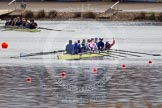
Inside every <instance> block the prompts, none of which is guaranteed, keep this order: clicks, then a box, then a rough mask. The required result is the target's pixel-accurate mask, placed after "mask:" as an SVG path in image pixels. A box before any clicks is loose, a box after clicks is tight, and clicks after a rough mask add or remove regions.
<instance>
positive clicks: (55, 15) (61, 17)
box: [0, 10, 162, 22]
mask: <svg viewBox="0 0 162 108" xmlns="http://www.w3.org/2000/svg"><path fill="white" fill-rule="evenodd" d="M10 17H25V18H27V19H32V18H34V19H35V20H50V21H71V20H73V21H159V22H162V12H123V11H114V12H109V13H107V12H57V11H55V10H53V11H50V12H45V11H44V10H40V11H39V12H32V11H30V10H29V11H26V12H24V13H23V14H21V15H10V16H8V15H5V16H2V17H0V18H1V19H2V20H6V19H7V18H10Z"/></svg>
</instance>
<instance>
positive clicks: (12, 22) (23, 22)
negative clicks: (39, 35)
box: [5, 17, 37, 29]
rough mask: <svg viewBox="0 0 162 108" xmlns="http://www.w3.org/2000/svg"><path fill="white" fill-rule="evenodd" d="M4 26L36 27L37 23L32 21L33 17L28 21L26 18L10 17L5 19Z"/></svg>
mask: <svg viewBox="0 0 162 108" xmlns="http://www.w3.org/2000/svg"><path fill="white" fill-rule="evenodd" d="M5 27H23V28H28V29H36V28H37V23H36V22H35V21H34V19H31V20H30V21H29V20H27V19H26V18H20V17H16V18H11V19H7V20H6V23H5Z"/></svg>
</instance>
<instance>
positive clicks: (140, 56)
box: [110, 49, 142, 57]
mask: <svg viewBox="0 0 162 108" xmlns="http://www.w3.org/2000/svg"><path fill="white" fill-rule="evenodd" d="M110 52H113V53H118V54H124V55H130V56H135V57H142V56H140V55H136V54H129V53H125V52H119V51H113V50H111V49H110Z"/></svg>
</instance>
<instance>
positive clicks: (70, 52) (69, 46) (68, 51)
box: [65, 40, 74, 54]
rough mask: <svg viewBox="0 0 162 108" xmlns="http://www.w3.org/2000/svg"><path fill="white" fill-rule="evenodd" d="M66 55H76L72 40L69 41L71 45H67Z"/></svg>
mask: <svg viewBox="0 0 162 108" xmlns="http://www.w3.org/2000/svg"><path fill="white" fill-rule="evenodd" d="M65 50H66V53H67V54H74V45H73V44H72V40H69V44H67V45H66V49H65Z"/></svg>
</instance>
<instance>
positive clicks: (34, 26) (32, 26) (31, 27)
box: [30, 19, 37, 29]
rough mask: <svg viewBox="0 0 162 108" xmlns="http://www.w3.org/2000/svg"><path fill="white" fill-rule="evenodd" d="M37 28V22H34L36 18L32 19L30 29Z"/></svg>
mask: <svg viewBox="0 0 162 108" xmlns="http://www.w3.org/2000/svg"><path fill="white" fill-rule="evenodd" d="M36 28H37V23H36V22H34V19H31V20H30V29H36Z"/></svg>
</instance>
